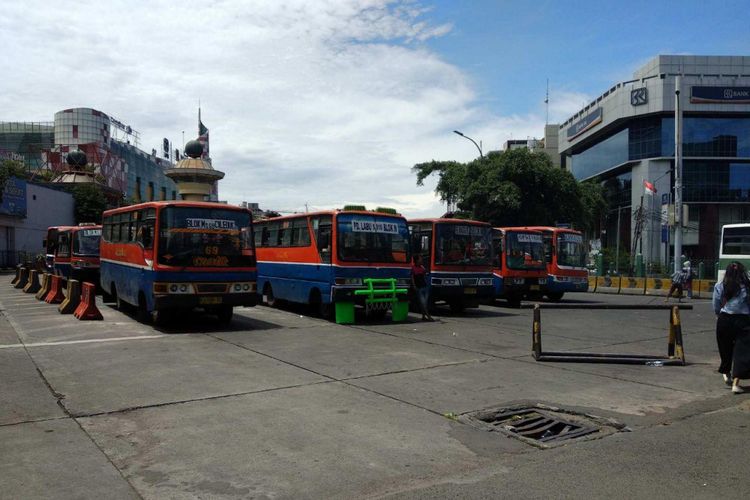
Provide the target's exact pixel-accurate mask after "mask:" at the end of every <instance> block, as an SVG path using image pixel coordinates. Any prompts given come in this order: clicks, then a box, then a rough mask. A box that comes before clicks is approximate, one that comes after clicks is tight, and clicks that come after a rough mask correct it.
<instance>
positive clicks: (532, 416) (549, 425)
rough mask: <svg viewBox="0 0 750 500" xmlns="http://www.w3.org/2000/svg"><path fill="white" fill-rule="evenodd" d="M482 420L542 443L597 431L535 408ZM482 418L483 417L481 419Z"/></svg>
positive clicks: (573, 437)
mask: <svg viewBox="0 0 750 500" xmlns="http://www.w3.org/2000/svg"><path fill="white" fill-rule="evenodd" d="M509 413H510V414H504V415H501V416H500V418H496V417H492V418H490V419H488V420H489V421H487V420H484V421H485V422H487V423H488V424H490V425H492V426H493V427H502V428H503V429H505V430H506V431H509V432H514V433H516V434H518V435H519V436H523V437H525V438H528V439H535V440H537V441H540V442H542V443H549V442H552V441H563V440H565V439H575V438H578V437H583V436H585V435H587V434H591V433H592V432H598V431H599V429H598V428H596V427H585V426H583V425H579V424H575V423H573V422H570V421H567V420H563V419H560V418H555V417H551V416H548V415H544V414H542V413H540V412H538V411H536V410H518V411H515V412H509ZM482 420H483V419H482Z"/></svg>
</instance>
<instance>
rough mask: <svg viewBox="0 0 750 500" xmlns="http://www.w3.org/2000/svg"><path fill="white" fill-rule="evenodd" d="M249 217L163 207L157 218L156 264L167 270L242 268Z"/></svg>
mask: <svg viewBox="0 0 750 500" xmlns="http://www.w3.org/2000/svg"><path fill="white" fill-rule="evenodd" d="M250 224H251V221H250V214H249V213H247V212H244V211H236V210H226V209H222V208H208V207H166V208H164V209H162V211H161V215H160V218H159V250H158V262H159V263H160V264H165V265H168V266H191V267H246V266H253V265H255V260H254V257H253V255H252V251H249V252H248V251H247V250H252V238H251V236H252V235H251V229H250Z"/></svg>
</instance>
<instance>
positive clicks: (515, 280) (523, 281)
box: [511, 278, 526, 285]
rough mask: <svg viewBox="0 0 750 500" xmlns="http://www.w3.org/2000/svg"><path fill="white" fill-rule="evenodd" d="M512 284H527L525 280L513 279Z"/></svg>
mask: <svg viewBox="0 0 750 500" xmlns="http://www.w3.org/2000/svg"><path fill="white" fill-rule="evenodd" d="M511 283H513V284H514V285H523V284H524V283H526V280H525V279H524V278H513V279H511Z"/></svg>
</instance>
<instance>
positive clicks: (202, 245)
mask: <svg viewBox="0 0 750 500" xmlns="http://www.w3.org/2000/svg"><path fill="white" fill-rule="evenodd" d="M103 226H104V229H103V231H102V241H101V278H100V282H101V287H102V290H103V291H104V292H106V293H107V294H108V295H110V296H111V298H113V299H114V300H115V301H116V302H117V307H118V308H120V309H128V308H130V307H137V310H138V316H139V319H141V320H142V321H154V322H156V323H162V322H165V321H167V320H168V319H169V318H170V317H171V316H173V315H174V314H176V313H179V312H180V311H184V310H187V309H192V308H201V309H203V310H204V311H206V312H208V313H212V314H216V315H217V316H218V318H219V321H220V322H221V323H229V322H230V321H231V319H232V313H233V307H235V306H253V305H255V303H256V301H257V291H256V264H255V249H254V248H253V239H252V228H253V226H252V214H251V213H250V211H249V210H248V209H246V208H241V207H236V206H232V205H225V204H222V203H210V202H197V201H196V202H193V201H158V202H147V203H140V204H138V205H131V206H127V207H122V208H116V209H113V210H107V211H106V212H104V221H103Z"/></svg>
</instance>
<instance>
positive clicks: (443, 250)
mask: <svg viewBox="0 0 750 500" xmlns="http://www.w3.org/2000/svg"><path fill="white" fill-rule="evenodd" d="M491 247H492V229H491V228H489V227H485V226H475V225H473V224H437V239H436V240H435V249H436V255H435V263H436V264H443V265H469V266H490V265H491V264H492V260H491V259H492V251H491Z"/></svg>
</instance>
